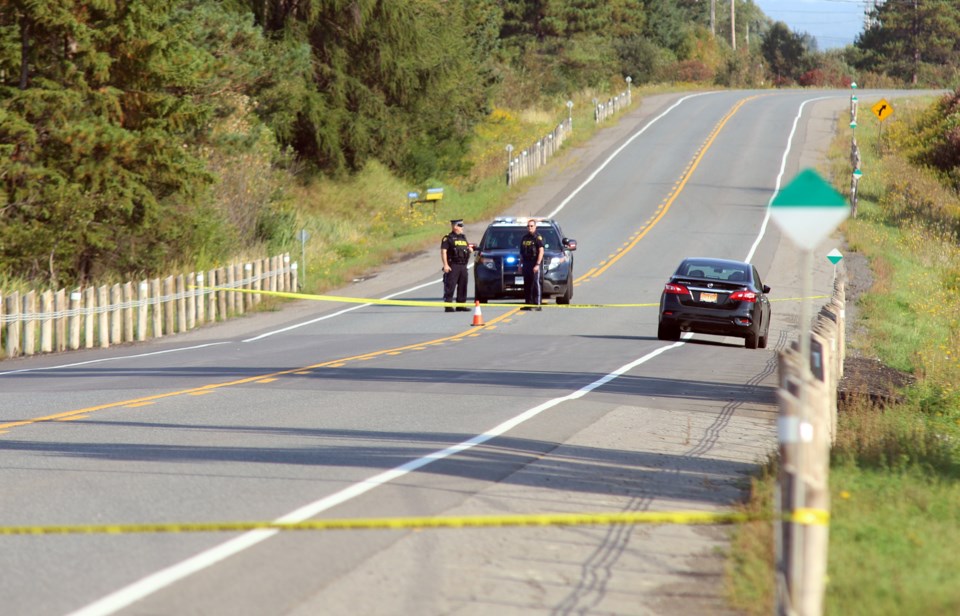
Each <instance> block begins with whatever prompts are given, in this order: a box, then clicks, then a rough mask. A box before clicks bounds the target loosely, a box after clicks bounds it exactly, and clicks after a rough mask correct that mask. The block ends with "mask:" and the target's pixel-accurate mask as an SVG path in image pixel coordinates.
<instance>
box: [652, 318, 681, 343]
mask: <svg viewBox="0 0 960 616" xmlns="http://www.w3.org/2000/svg"><path fill="white" fill-rule="evenodd" d="M657 338H659V339H660V340H673V341H674V342H675V341H677V340H680V328H679V327H676V326H673V325H664V324H663V323H661V324H660V325H658V326H657Z"/></svg>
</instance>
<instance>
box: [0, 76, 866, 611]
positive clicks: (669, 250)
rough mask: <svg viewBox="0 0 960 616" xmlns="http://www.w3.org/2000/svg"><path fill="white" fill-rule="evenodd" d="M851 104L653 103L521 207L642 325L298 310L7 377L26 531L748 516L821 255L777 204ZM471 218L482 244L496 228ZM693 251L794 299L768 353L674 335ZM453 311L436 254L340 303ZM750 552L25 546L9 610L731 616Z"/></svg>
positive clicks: (24, 541)
mask: <svg viewBox="0 0 960 616" xmlns="http://www.w3.org/2000/svg"><path fill="white" fill-rule="evenodd" d="M859 95H860V98H861V101H862V102H861V106H862V108H861V112H865V111H866V110H867V106H866V105H867V103H868V102H869V101H870V100H871V99H870V98H869V97H870V94H869V93H866V92H860V93H859ZM848 100H849V92H843V91H807V90H793V91H784V92H780V91H756V92H752V91H730V92H706V93H695V94H671V95H661V96H653V97H649V98H647V99H645V100H644V101H643V102H642V104H641V105H639V106H638V107H637V108H636V109H635V110H634V111H632V112H631V113H629V114H628V115H626V116H625V117H623V118H622V119H621V120H620V121H619V122H618V123H617V124H616V126H611V127H608V128H605V129H604V130H602V131H601V132H600V133H598V135H597V136H596V137H595V138H594V139H593V140H592V141H591V142H590V143H589V144H586V145H584V146H582V147H579V148H576V149H574V150H571V151H569V152H567V153H566V154H564V156H563V157H561V158H560V159H559V160H557V161H556V162H555V163H554V164H553V165H551V167H550V168H549V169H548V170H547V171H546V172H545V173H544V175H543V176H542V177H541V178H539V179H538V181H537V182H536V185H535V186H532V187H530V188H528V189H525V190H524V191H523V192H518V194H517V199H516V201H515V203H514V204H513V205H512V206H511V208H510V211H509V212H508V213H510V214H515V215H539V216H553V217H555V218H557V219H558V220H560V222H561V224H562V226H563V229H564V231H565V232H566V233H567V234H568V236H570V237H572V238H574V239H576V240H577V241H578V244H579V247H578V249H577V251H576V253H575V276H576V278H577V283H576V287H575V291H574V297H573V303H574V304H614V303H617V304H640V305H639V306H634V307H617V308H583V309H564V308H562V307H553V306H549V307H547V308H545V309H544V310H543V311H542V312H520V311H518V310H517V309H516V308H515V307H511V306H510V302H500V303H497V302H493V303H490V304H485V305H483V307H482V311H483V318H484V321H485V322H486V325H485V326H483V327H473V326H472V325H471V322H472V316H473V315H472V314H471V313H464V312H461V313H444V312H443V310H442V308H437V307H429V306H415V307H405V306H383V305H376V304H372V305H358V304H337V303H329V302H309V301H297V302H292V303H290V304H289V305H287V306H286V307H285V308H284V309H283V310H280V311H277V312H273V313H265V314H258V315H253V316H247V317H244V318H240V319H236V320H234V321H231V322H229V323H225V324H222V325H217V326H213V327H206V328H203V329H201V330H198V331H195V332H191V333H188V334H183V335H179V336H175V337H168V338H164V339H162V340H158V341H155V342H151V343H147V344H138V345H130V346H121V347H114V348H111V349H109V350H104V351H91V352H75V353H69V354H58V355H50V356H43V357H34V358H30V359H24V360H17V361H6V362H2V363H0V526H2V527H4V528H10V527H24V526H28V527H47V526H51V525H68V526H77V525H111V524H146V523H156V524H187V523H200V522H211V523H213V522H240V521H264V522H269V521H284V522H300V521H308V520H323V519H331V518H336V519H342V518H404V517H427V518H436V517H443V518H457V517H461V516H475V515H507V514H509V515H514V514H549V513H588V514H589V513H598V512H633V511H638V512H641V511H708V512H724V511H730V510H732V507H733V504H734V503H735V502H736V501H737V500H738V499H739V498H741V497H742V490H743V488H744V486H745V484H746V482H747V479H748V477H749V474H750V473H751V472H753V471H755V469H756V468H757V464H758V463H759V462H760V461H762V460H764V459H765V457H766V456H767V455H768V453H769V452H770V451H772V450H773V449H774V448H775V447H776V430H775V419H776V396H775V388H776V386H777V375H776V363H777V352H778V350H781V349H783V348H785V347H786V345H788V344H789V342H790V341H791V340H793V339H795V338H796V336H797V333H798V327H799V326H800V323H799V322H798V321H799V316H798V315H799V311H800V305H801V301H802V300H801V282H800V281H801V272H800V271H799V267H800V259H799V253H798V252H797V250H796V249H795V248H794V247H793V246H792V244H791V243H790V242H789V241H788V240H786V239H783V238H782V237H781V235H780V232H779V230H778V229H777V228H776V227H775V226H774V225H773V224H772V223H770V222H769V221H768V220H767V206H768V204H769V202H770V200H771V198H772V197H773V195H774V193H775V191H776V190H777V188H778V187H779V186H782V185H783V184H785V183H786V182H788V181H789V180H790V179H791V178H792V177H793V176H794V175H795V174H796V173H797V172H798V171H799V170H800V169H802V168H804V167H808V166H813V165H816V164H817V163H818V162H819V161H820V159H821V158H822V155H823V152H824V151H825V148H826V146H827V144H828V143H829V139H830V138H831V137H832V134H833V132H834V129H835V126H836V123H837V118H840V119H842V118H843V116H844V114H846V111H847V106H848ZM575 129H576V127H575ZM443 207H445V208H453V207H454V204H446V203H444V204H443ZM450 214H451V217H453V216H457V215H458V213H457V212H455V211H453V209H451V210H450ZM467 222H468V225H467V228H466V235H467V237H468V239H469V240H470V241H479V239H480V235H481V233H482V231H483V228H484V226H485V223H486V221H467ZM445 230H446V227H442V228H441V227H438V230H437V238H438V244H439V237H440V236H441V235H442V233H444V232H445ZM838 242H839V240H838V239H836V238H832V239H831V240H830V241H829V242H826V243H825V244H824V246H823V249H822V250H818V251H817V256H816V259H815V263H816V265H815V268H816V271H815V278H814V280H815V289H814V290H815V295H819V296H822V295H826V294H828V293H829V292H830V289H831V283H832V276H833V275H834V266H833V265H832V264H830V263H829V262H828V261H827V259H826V258H825V255H826V253H827V252H828V251H829V250H831V249H832V248H835V247H837V246H838ZM687 256H714V257H722V258H732V259H741V260H743V259H749V260H751V261H752V262H753V263H754V264H756V266H757V268H758V270H759V271H760V273H761V275H762V276H763V278H764V282H765V283H767V284H769V285H770V286H771V287H772V288H773V291H772V293H771V296H770V297H771V299H772V300H773V323H772V326H771V329H770V346H769V348H767V349H763V350H747V349H745V348H744V347H743V341H742V340H740V339H735V338H725V337H718V336H703V335H694V336H689V335H687V336H685V337H684V338H683V339H682V340H681V341H680V342H678V343H669V342H662V341H659V340H657V338H656V325H657V309H656V308H655V307H653V306H652V305H654V304H656V303H657V302H658V300H659V294H660V290H661V288H662V286H663V283H664V281H665V280H666V279H667V277H668V276H669V274H670V273H671V272H672V271H673V269H674V268H675V267H676V265H677V263H678V262H679V261H680V259H682V258H684V257H687ZM440 293H441V285H440V281H439V256H438V255H437V254H436V251H434V250H431V251H430V252H429V253H425V254H423V255H418V256H415V257H411V258H410V259H408V260H406V261H405V262H403V263H398V264H393V265H390V266H386V267H384V268H383V269H381V270H379V271H377V272H372V273H371V274H370V276H369V277H367V278H366V279H364V280H361V281H358V282H356V283H354V284H352V285H349V286H348V287H346V288H344V289H338V290H337V291H336V292H335V293H334V294H336V295H342V296H349V297H362V298H371V299H376V298H383V297H388V296H389V297H394V298H397V299H412V300H436V299H439V296H440ZM471 293H472V289H471ZM811 301H813V302H814V303H816V302H822V301H823V300H822V299H817V300H811ZM728 532H729V528H728V527H726V526H720V525H707V526H691V525H683V524H667V525H644V524H637V525H602V524H601V525H579V526H538V527H499V526H491V527H483V528H467V529H451V528H441V529H399V530H309V531H275V530H253V531H248V532H239V531H237V532H155V533H146V532H140V533H136V532H127V533H116V534H107V533H94V534H48V535H23V536H4V535H0V546H2V547H0V611H2V613H3V614H8V615H20V614H22V615H30V616H46V615H59V614H68V613H74V614H114V613H117V614H177V615H186V614H197V615H201V614H203V615H210V614H230V615H231V616H238V615H245V614H250V615H274V614H275V615H292V614H296V615H311V614H348V613H349V614H458V615H460V614H493V613H496V614H498V615H504V614H573V613H577V614H583V613H591V614H676V613H714V614H717V613H721V614H722V613H724V611H725V609H726V608H725V607H724V603H723V598H722V587H721V584H722V566H723V558H722V555H721V554H720V553H719V551H718V550H721V549H723V548H724V546H725V545H726V537H727V533H728Z"/></svg>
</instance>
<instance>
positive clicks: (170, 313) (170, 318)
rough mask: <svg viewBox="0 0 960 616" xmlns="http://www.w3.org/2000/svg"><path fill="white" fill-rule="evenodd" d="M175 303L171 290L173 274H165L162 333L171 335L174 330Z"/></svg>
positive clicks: (175, 324)
mask: <svg viewBox="0 0 960 616" xmlns="http://www.w3.org/2000/svg"><path fill="white" fill-rule="evenodd" d="M175 309H176V304H175V301H174V292H173V276H167V277H166V278H164V279H163V333H164V334H168V335H172V334H175V333H176V332H177V330H176V326H177V323H176V315H175V314H174V311H175Z"/></svg>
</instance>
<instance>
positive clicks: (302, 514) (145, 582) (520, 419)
mask: <svg viewBox="0 0 960 616" xmlns="http://www.w3.org/2000/svg"><path fill="white" fill-rule="evenodd" d="M684 344H686V343H685V342H683V341H681V342H675V343H673V344H670V345H667V346H662V347H660V348H658V349H656V350H654V351H651V352H649V353H647V354H646V355H644V356H643V357H640V358H639V359H635V360H633V361H632V362H630V363H628V364H624V365H623V366H621V367H619V368H617V369H616V370H614V371H613V372H610V373H609V374H607V375H605V376H603V377H601V378H599V379H597V380H596V381H594V382H592V383H590V384H589V385H585V386H584V387H581V388H580V389H578V390H577V391H575V392H573V393H570V394H567V395H566V396H561V397H559V398H553V399H552V400H547V401H546V402H544V403H542V404H539V405H537V406H535V407H533V408H531V409H528V410H526V411H524V412H523V413H520V414H519V415H517V416H516V417H513V418H511V419H508V420H507V421H504V422H503V423H501V424H500V425H498V426H496V427H494V428H492V429H490V430H488V431H486V432H484V433H483V434H478V435H477V436H474V437H473V438H470V439H467V440H465V441H463V442H461V443H458V444H456V445H451V446H450V447H447V448H446V449H441V450H439V451H435V452H433V453H430V454H427V455H425V456H423V457H420V458H417V459H415V460H411V461H410V462H407V463H405V464H401V465H400V466H397V467H395V468H393V469H390V470H388V471H384V472H382V473H379V474H377V475H374V476H373V477H370V478H368V479H365V480H364V481H361V482H359V483H355V484H353V485H351V486H349V487H347V488H344V489H343V490H340V491H339V492H335V493H333V494H331V495H330V496H325V497H324V498H321V499H320V500H317V501H315V502H313V503H310V504H308V505H304V506H303V507H300V508H299V509H296V510H295V511H292V512H290V513H288V514H286V515H284V516H282V517H280V518H277V519H276V520H274V522H275V523H297V522H302V521H304V520H306V519H308V518H311V517H314V516H316V515H318V514H320V513H323V512H324V511H326V510H328V509H330V508H332V507H335V506H337V505H340V504H342V503H345V502H347V501H349V500H351V499H354V498H356V497H358V496H360V495H361V494H365V493H366V492H369V491H370V490H373V489H374V488H377V487H379V486H382V485H384V484H386V483H388V482H390V481H393V480H395V479H398V478H400V477H403V476H404V475H407V474H408V473H411V472H413V471H415V470H418V469H420V468H423V467H424V466H427V465H428V464H431V463H433V462H437V461H439V460H443V459H444V458H448V457H450V456H452V455H454V454H457V453H460V452H462V451H467V450H469V449H472V448H474V447H476V446H478V445H482V444H483V443H486V442H487V441H489V440H491V439H494V438H496V437H498V436H500V435H502V434H505V433H507V432H508V431H510V430H512V429H513V428H515V427H517V426H519V425H521V424H523V423H524V422H526V421H528V420H530V419H533V418H534V417H536V416H537V415H539V414H540V413H542V412H544V411H546V410H548V409H551V408H553V407H555V406H557V405H559V404H562V403H564V402H567V401H568V400H576V399H578V398H582V397H583V396H585V395H587V394H588V393H590V392H592V391H593V390H595V389H597V388H598V387H601V386H603V385H606V384H607V383H609V382H610V381H613V380H614V379H616V378H617V377H619V376H621V375H623V374H624V373H626V372H628V371H630V370H632V369H633V368H636V367H637V366H639V365H641V364H643V363H646V362H647V361H649V360H651V359H653V358H654V357H656V356H658V355H660V354H661V353H665V352H667V351H669V350H671V349H675V348H679V347H681V346H683V345H684ZM278 532H280V531H278V530H276V529H265V530H253V531H248V532H246V533H244V534H242V535H240V536H239V537H236V538H234V539H231V540H229V541H226V542H224V543H221V544H220V545H217V546H214V547H213V548H210V549H208V550H205V551H203V552H201V553H199V554H197V555H195V556H192V557H190V558H188V559H186V560H184V561H182V562H180V563H177V564H175V565H172V566H170V567H167V568H166V569H162V570H160V571H157V572H156V573H152V574H150V575H148V576H147V577H144V578H142V579H140V580H139V581H136V582H134V583H132V584H130V585H128V586H126V587H124V588H121V589H120V590H118V591H116V592H113V593H111V594H109V595H107V596H106V597H103V598H101V599H99V600H97V601H95V602H93V603H91V604H89V605H87V606H86V607H83V608H80V609H79V610H77V611H75V612H71V613H70V614H69V615H68V616H107V615H109V614H113V613H115V612H116V611H117V610H120V609H123V608H125V607H127V606H129V605H131V604H133V603H135V602H137V601H139V600H141V599H143V598H145V597H147V596H149V595H151V594H153V593H155V592H158V591H160V590H162V589H163V588H166V587H167V586H169V585H171V584H173V583H175V582H177V581H179V580H182V579H183V578H185V577H187V576H189V575H191V574H193V573H196V572H198V571H201V570H203V569H206V568H207V567H210V566H212V565H214V564H216V563H218V562H220V561H222V560H224V559H226V558H229V557H230V556H233V555H234V554H237V553H239V552H242V551H243V550H245V549H247V548H249V547H253V546H254V545H256V544H258V543H260V542H261V541H265V540H267V539H269V538H270V537H272V536H274V535H276V534H277V533H278Z"/></svg>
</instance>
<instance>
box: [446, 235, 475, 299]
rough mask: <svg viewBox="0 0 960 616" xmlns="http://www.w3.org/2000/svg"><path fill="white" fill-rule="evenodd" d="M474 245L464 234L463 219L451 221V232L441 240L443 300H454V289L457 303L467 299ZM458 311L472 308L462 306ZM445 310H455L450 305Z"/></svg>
mask: <svg viewBox="0 0 960 616" xmlns="http://www.w3.org/2000/svg"><path fill="white" fill-rule="evenodd" d="M471 252H473V247H472V246H470V244H469V243H468V242H467V237H466V236H465V235H464V234H463V220H461V219H459V218H458V219H456V220H451V221H450V233H448V234H447V235H444V236H443V239H441V240H440V259H441V260H442V261H443V301H444V302H452V301H453V291H454V289H456V291H457V303H458V304H463V303H466V301H467V281H468V280H469V276H468V275H467V263H468V262H469V261H470V253H471ZM456 310H457V311H458V312H469V311H470V309H469V308H467V307H465V306H461V307H458V308H457V309H456ZM444 311H445V312H453V311H454V309H453V308H452V307H450V306H448V307H446V308H444Z"/></svg>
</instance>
